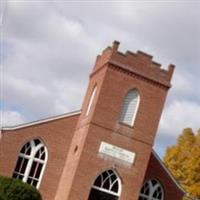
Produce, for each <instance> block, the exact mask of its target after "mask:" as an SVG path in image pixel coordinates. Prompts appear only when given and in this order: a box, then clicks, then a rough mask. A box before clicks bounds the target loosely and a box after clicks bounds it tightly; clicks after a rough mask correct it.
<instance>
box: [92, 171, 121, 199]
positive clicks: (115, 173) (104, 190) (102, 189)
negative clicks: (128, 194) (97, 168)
mask: <svg viewBox="0 0 200 200" xmlns="http://www.w3.org/2000/svg"><path fill="white" fill-rule="evenodd" d="M108 171H112V173H111V174H110V173H108ZM105 172H106V173H107V175H108V176H107V177H106V178H105V179H103V173H105ZM112 175H115V176H116V177H117V178H116V179H115V180H114V182H113V183H111V181H110V179H111V176H112ZM99 176H100V177H101V186H100V187H99V186H95V185H94V184H95V181H96V180H97V178H99ZM107 179H109V183H110V184H111V185H110V187H109V189H105V188H104V187H103V186H104V183H105V181H106V180H107ZM116 182H118V192H117V193H116V192H113V191H112V190H111V189H112V187H113V185H114V184H115V183H116ZM92 188H94V189H96V190H99V191H102V192H105V193H107V194H112V195H115V196H117V197H120V196H121V191H122V183H121V179H120V177H119V176H118V174H117V172H116V171H115V170H114V169H108V170H105V171H103V172H101V173H100V174H98V175H97V176H96V178H95V180H94V182H93V184H92Z"/></svg>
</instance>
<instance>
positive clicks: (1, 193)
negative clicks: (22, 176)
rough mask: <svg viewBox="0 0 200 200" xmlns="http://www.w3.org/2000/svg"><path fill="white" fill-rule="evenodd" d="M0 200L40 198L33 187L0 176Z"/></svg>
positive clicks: (40, 199) (31, 199)
mask: <svg viewBox="0 0 200 200" xmlns="http://www.w3.org/2000/svg"><path fill="white" fill-rule="evenodd" d="M0 200H42V197H41V195H40V193H39V192H38V191H37V189H36V188H35V187H33V186H31V185H28V184H27V183H23V182H22V181H21V180H17V179H12V178H6V177H2V176H0Z"/></svg>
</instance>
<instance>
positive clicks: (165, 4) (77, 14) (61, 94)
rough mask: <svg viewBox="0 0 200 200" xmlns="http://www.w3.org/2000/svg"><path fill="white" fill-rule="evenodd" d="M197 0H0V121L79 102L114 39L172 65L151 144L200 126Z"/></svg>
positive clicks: (62, 109)
mask: <svg viewBox="0 0 200 200" xmlns="http://www.w3.org/2000/svg"><path fill="white" fill-rule="evenodd" d="M199 10H200V1H198V0H197V1H192V0H190V1H189V0H188V1H161V0H160V1H101V2H100V1H99V2H98V1H67V0H66V1H47V0H45V1H39V0H35V1H31V0H28V1H25V0H24V1H22V0H15V1H14V0H13V1H9V0H8V1H4V2H2V1H1V9H0V28H1V41H0V45H1V54H0V61H1V77H0V78H1V93H0V94H1V95H0V112H1V126H2V125H3V126H10V125H16V124H20V123H25V122H30V121H33V120H38V119H42V118H46V117H49V116H54V115H58V114H63V113H66V112H70V111H74V110H79V109H80V107H81V103H82V99H83V97H84V94H85V91H86V87H87V84H88V74H89V73H90V71H91V69H92V67H93V65H94V61H95V58H96V55H97V54H99V53H100V52H101V51H102V50H103V49H104V48H105V47H107V46H108V45H111V44H112V42H113V40H118V41H120V42H121V45H120V51H122V52H123V51H126V50H128V49H129V50H131V51H137V50H142V51H144V52H147V53H149V54H151V55H153V56H154V60H155V61H157V62H159V63H162V64H163V68H165V67H167V65H168V64H170V63H173V64H175V65H176V70H175V74H174V77H173V87H172V89H171V90H170V92H169V95H168V98H167V102H166V105H165V109H164V112H163V115H162V118H161V122H160V126H159V130H158V136H157V138H156V144H155V148H156V150H157V151H158V152H159V154H160V155H161V156H162V155H163V152H164V151H165V148H166V146H168V145H171V144H173V143H174V141H175V139H176V137H177V135H178V134H179V133H180V132H181V131H182V129H183V128H185V127H191V128H193V130H194V131H196V130H197V129H198V128H200V78H199V77H200V12H199Z"/></svg>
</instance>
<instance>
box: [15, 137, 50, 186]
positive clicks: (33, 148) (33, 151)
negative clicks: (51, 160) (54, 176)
mask: <svg viewBox="0 0 200 200" xmlns="http://www.w3.org/2000/svg"><path fill="white" fill-rule="evenodd" d="M35 139H37V138H35ZM35 139H33V140H31V141H27V142H26V143H25V144H24V145H23V146H22V147H21V150H20V153H19V155H18V158H17V162H16V165H15V168H16V166H17V163H18V160H19V157H20V158H22V159H23V158H26V159H28V163H27V166H26V168H25V171H24V173H23V174H22V173H21V172H20V169H19V171H15V169H14V171H13V174H21V175H23V179H22V181H23V182H25V183H27V180H28V178H31V179H34V180H37V185H36V186H35V187H36V188H37V189H38V188H39V186H40V184H41V181H42V177H43V174H44V170H45V168H46V164H47V161H48V151H47V148H46V146H45V145H44V143H43V142H42V141H41V140H40V139H38V140H39V141H40V143H39V144H38V145H35V143H34V140H35ZM28 142H29V143H30V145H31V154H30V155H26V152H25V153H21V151H22V148H23V147H24V146H25V145H26V144H27V143H28ZM42 147H44V152H45V160H41V159H38V158H35V156H36V153H37V151H38V150H39V149H41V148H42ZM34 161H36V162H37V163H40V164H42V169H41V172H40V175H39V177H38V178H35V177H30V176H29V174H30V170H31V167H32V165H33V162H34ZM37 167H38V166H37ZM35 173H36V170H35V172H34V175H35ZM34 175H33V176H34ZM31 185H32V184H31Z"/></svg>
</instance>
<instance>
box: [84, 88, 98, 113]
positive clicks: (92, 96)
mask: <svg viewBox="0 0 200 200" xmlns="http://www.w3.org/2000/svg"><path fill="white" fill-rule="evenodd" d="M96 91H97V86H95V87H94V89H93V91H92V95H91V96H90V99H89V103H88V107H87V111H86V114H85V115H86V116H88V115H89V113H90V110H91V107H92V104H93V101H94V98H95V95H96Z"/></svg>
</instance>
